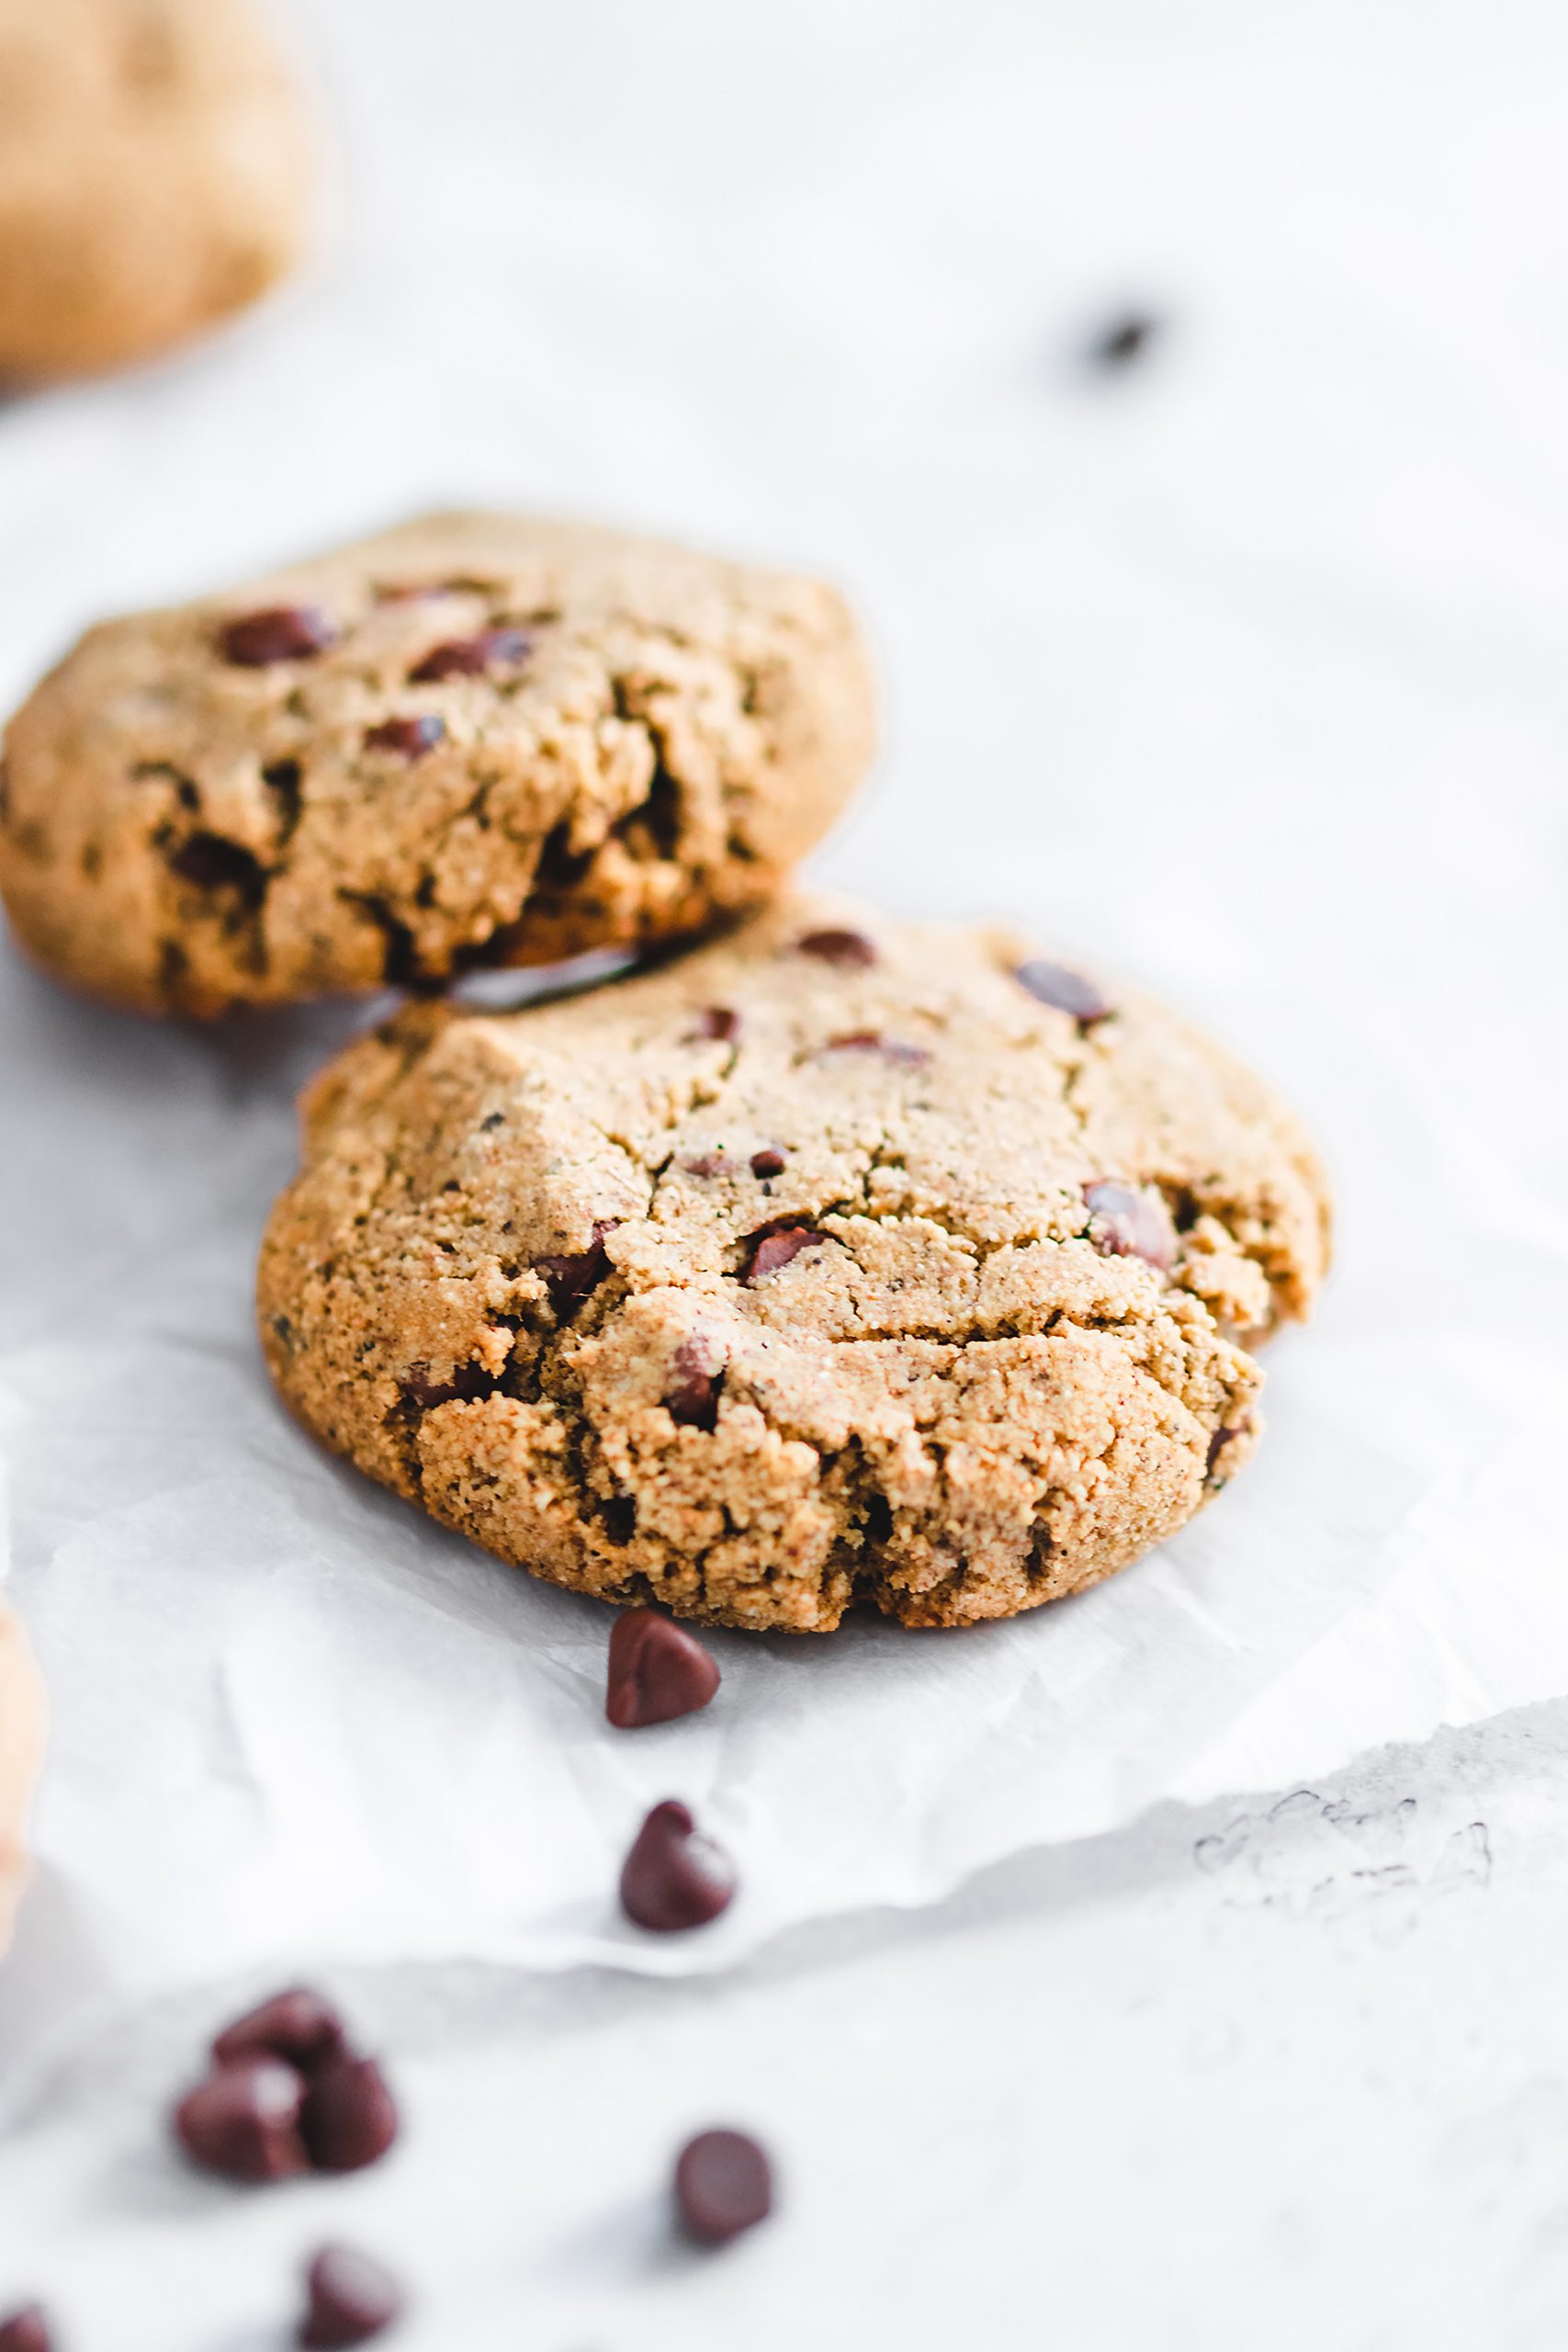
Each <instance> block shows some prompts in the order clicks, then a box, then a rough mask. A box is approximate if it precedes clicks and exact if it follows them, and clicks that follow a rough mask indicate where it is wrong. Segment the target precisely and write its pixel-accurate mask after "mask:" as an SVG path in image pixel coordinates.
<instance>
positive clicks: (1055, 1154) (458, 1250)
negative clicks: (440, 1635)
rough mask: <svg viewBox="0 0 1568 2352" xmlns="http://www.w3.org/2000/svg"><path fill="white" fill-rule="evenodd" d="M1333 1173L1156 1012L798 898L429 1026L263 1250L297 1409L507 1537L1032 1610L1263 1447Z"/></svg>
mask: <svg viewBox="0 0 1568 2352" xmlns="http://www.w3.org/2000/svg"><path fill="white" fill-rule="evenodd" d="M1327 1223H1328V1216H1327V1204H1326V1195H1325V1183H1324V1178H1323V1174H1322V1170H1321V1169H1320V1168H1319V1165H1318V1163H1317V1161H1316V1159H1315V1158H1314V1154H1313V1151H1312V1148H1311V1147H1310V1145H1309V1144H1308V1143H1307V1141H1306V1139H1305V1138H1304V1136H1303V1134H1302V1131H1301V1129H1300V1128H1299V1126H1298V1125H1297V1124H1296V1122H1295V1120H1294V1119H1293V1117H1292V1114H1290V1112H1289V1111H1287V1110H1286V1109H1285V1108H1284V1107H1283V1105H1282V1104H1281V1103H1280V1102H1279V1101H1278V1100H1277V1099H1276V1098H1275V1096H1274V1095H1273V1094H1272V1093H1271V1092H1270V1091H1269V1089H1268V1088H1267V1087H1266V1086H1264V1085H1263V1084H1261V1083H1260V1082H1259V1081H1258V1080H1257V1079H1255V1078H1254V1077H1252V1076H1251V1075H1250V1074H1249V1073H1248V1072H1247V1070H1246V1069H1242V1068H1241V1067H1240V1066H1239V1065H1238V1064H1237V1063H1236V1062H1235V1060H1233V1059H1232V1057H1230V1055H1229V1054H1227V1053H1225V1052H1224V1050H1222V1049H1221V1048H1220V1047H1219V1046H1215V1045H1213V1044H1212V1043H1210V1042H1209V1041H1208V1040H1207V1039H1206V1038H1204V1037H1202V1036H1201V1035H1197V1034H1196V1033H1195V1032H1194V1031H1193V1030H1191V1029H1190V1028H1189V1027H1188V1026H1187V1025H1186V1024H1185V1023H1183V1022H1181V1021H1179V1020H1178V1019H1177V1018H1176V1017H1175V1016H1174V1015H1173V1014H1171V1013H1169V1012H1166V1011H1165V1010H1164V1009H1163V1008H1162V1007H1161V1006H1159V1005H1158V1004H1156V1003H1154V1002H1151V1001H1149V1000H1148V999H1147V998H1145V997H1142V996H1139V995H1135V994H1134V993H1132V992H1131V991H1127V990H1122V989H1110V988H1107V987H1106V986H1104V985H1103V984H1102V983H1100V982H1099V981H1097V980H1095V979H1093V978H1089V977H1088V976H1086V975H1084V974H1082V973H1080V972H1078V971H1076V970H1072V969H1068V968H1066V967H1063V966H1062V965H1060V964H1058V963H1056V962H1055V961H1052V960H1051V959H1049V958H1048V957H1046V956H1042V954H1041V953H1040V951H1039V950H1038V949H1037V948H1036V947H1034V946H1033V945H1032V944H1030V942H1029V941H1027V940H1026V939H1023V938H1021V937H1020V936H1018V935H1017V934H1015V933H1012V932H1010V931H1009V930H1005V929H1001V928H979V929H968V930H960V929H936V928H931V927H922V926H916V925H913V924H908V923H902V922H891V921H888V920H886V919H885V918H883V917H881V916H879V915H876V914H873V913H871V912H868V911H866V910H863V909H857V908H853V907H848V908H846V907H844V906H842V905H838V904H833V903H828V902H823V901H821V900H814V899H784V900H782V901H780V902H778V903H776V904H775V905H774V906H773V907H772V908H771V909H770V910H768V911H767V912H765V913H764V914H762V915H761V916H759V917H757V918H756V919H754V920H753V921H751V922H749V923H748V924H746V925H744V926H743V927H741V928H739V930H737V931H736V932H734V933H731V934H730V935H729V936H728V937H726V938H724V939H722V940H720V941H719V942H717V943H716V944H712V945H709V946H707V947H705V948H703V949H701V950H699V951H697V952H696V953H694V954H692V955H690V956H685V957H683V958H682V959H680V960H679V961H676V962H671V963H670V964H667V965H666V966H664V967H661V968H659V969H656V970H654V971H651V972H647V973H644V974H641V975H639V976H637V977H635V978H629V979H626V980H624V981H621V982H619V983H617V984H615V985H613V986H611V987H608V988H604V989H599V990H598V991H596V992H594V993H592V994H588V995H584V996H580V997H578V998H575V999H572V1000H569V1001H558V1002H556V1003H553V1004H545V1005H540V1006H536V1007H535V1008H533V1009H531V1010H529V1011H526V1012H515V1013H510V1014H502V1015H482V1014H475V1013H469V1012H463V1011H461V1010H457V1009H455V1008H452V1007H445V1008H438V1007H434V1006H429V1005H420V1006H414V1007H412V1008H411V1009H410V1010H409V1011H408V1012H405V1013H403V1014H401V1015H400V1016H399V1017H398V1018H397V1019H395V1020H393V1021H392V1022H390V1023H389V1024H387V1025H386V1026H385V1027H383V1028H381V1029H379V1030H378V1031H377V1032H375V1033H374V1034H373V1035H366V1036H365V1037H363V1038H361V1039H360V1040H359V1041H357V1042H356V1043H355V1045H354V1046H351V1047H350V1048H349V1050H348V1051H347V1052H346V1053H344V1055H342V1056H341V1057H339V1058H338V1059H337V1061H336V1062H335V1063H333V1064H332V1065H331V1066H330V1067H329V1068H328V1069H326V1070H325V1071H324V1072H323V1073H322V1074H321V1077H320V1078H319V1079H318V1080H316V1082H315V1083H314V1085H313V1086H312V1088H311V1089H310V1092H309V1094H308V1096H307V1098H306V1103H305V1164H304V1168H303V1171H302V1173H301V1174H300V1175H299V1178H298V1179H297V1180H296V1182H294V1183H293V1184H292V1185H291V1187H290V1188H289V1190H288V1192H287V1193H285V1194H284V1195H283V1197H282V1199H281V1200H280V1201H279V1203H278V1204H277V1205H276V1208H275V1210H274V1212H273V1216H272V1218H271V1222H270V1225H269V1227H268V1230H267V1234H266V1238H265V1245H264V1249H263V1253H262V1261H261V1273H260V1310H261V1332H262V1341H263V1345H264V1348H265V1353H266V1360H267V1363H268V1365H269V1367H270V1368H271V1371H272V1374H273V1377H274V1378H275V1380H276V1383H277V1385H278V1386H279V1388H280V1389H281V1391H282V1393H283V1395H284V1397H285V1398H286V1399H287V1400H288V1404H289V1405H290V1406H291V1408H293V1410H294V1411H295V1412H296V1413H297V1414H298V1415H299V1419H301V1420H302V1421H304V1422H305V1423H306V1424H307V1426H308V1427H309V1428H310V1429H312V1430H315V1431H316V1432H317V1433H318V1434H319V1435H320V1436H321V1438H323V1439H324V1440H325V1441H326V1442H327V1443H328V1444H329V1445H331V1446H333V1448H335V1449H336V1450H337V1451H338V1452H340V1453H346V1454H348V1455H349V1456H351V1457H352V1459H353V1460H354V1461H355V1462H356V1463H357V1464H359V1465H360V1466H361V1468H363V1469H365V1470H367V1471H368V1472H369V1473H370V1474H371V1475H372V1476H374V1477H377V1478H379V1479H381V1480H383V1481H384V1482H385V1483H386V1484H387V1485H388V1486H389V1487H395V1488H396V1489H397V1491H398V1492H399V1493H400V1494H403V1495H406V1496H409V1497H411V1498H415V1499H417V1500H419V1501H421V1502H423V1505H424V1507H425V1509H426V1510H429V1511H431V1512H432V1513H434V1516H435V1517H436V1518H437V1519H439V1520H442V1521H445V1522H446V1524H447V1525H449V1526H451V1527H455V1528H457V1529H460V1530H461V1531H462V1532H464V1533H466V1534H468V1535H469V1536H471V1537H472V1538H473V1539H474V1541H475V1542H476V1543H479V1544H483V1545H484V1546H485V1547H486V1548H487V1549H489V1550H490V1551H492V1552H495V1553H497V1554H499V1555H501V1557H502V1558H503V1559H506V1560H511V1561H514V1562H517V1563H519V1564H520V1565H522V1566H525V1567H528V1568H531V1569H532V1570H533V1571H534V1572H535V1573H536V1575H538V1576H541V1577H547V1578H549V1579H551V1580H552V1581H554V1582H556V1583H558V1584H563V1585H568V1586H571V1587H574V1588H576V1589H580V1590H582V1591H586V1592H592V1593H597V1594H599V1595H601V1596H602V1597H603V1598H604V1599H605V1600H614V1601H616V1602H622V1603H624V1602H648V1601H657V1602H661V1603H663V1604H665V1605H666V1606H667V1607H669V1608H670V1609H671V1610H673V1611H676V1612H678V1613H680V1614H682V1615H685V1616H690V1617H694V1618H701V1619H705V1620H708V1621H709V1622H711V1623H720V1624H728V1625H739V1626H755V1627H778V1628H784V1629H788V1630H792V1631H799V1632H814V1631H821V1630H825V1629H827V1628H829V1627H831V1626H833V1625H836V1624H837V1623H838V1622H839V1619H840V1616H841V1615H842V1614H843V1611H844V1610H845V1609H846V1607H848V1605H849V1604H850V1602H851V1601H852V1600H855V1599H857V1598H864V1599H866V1600H871V1601H874V1603H875V1604H876V1605H877V1607H879V1608H880V1609H882V1610H884V1611H887V1612H889V1613H890V1614H892V1615H893V1616H896V1617H898V1618H901V1619H902V1620H903V1621H904V1622H905V1623H907V1624H911V1625H956V1624H963V1623H968V1622H970V1621H973V1620H976V1619H979V1618H987V1617H1005V1616H1010V1615H1011V1614H1012V1613H1014V1612H1015V1611H1019V1610H1022V1609H1030V1608H1032V1607H1034V1606H1035V1605H1036V1604H1037V1603H1038V1602H1041V1601H1044V1600H1054V1599H1055V1597H1056V1596H1057V1595H1059V1594H1062V1593H1068V1592H1074V1591H1077V1589H1080V1588H1081V1587H1083V1586H1085V1585H1089V1584H1093V1583H1094V1582H1096V1581H1097V1580H1098V1579H1099V1578H1100V1577H1105V1576H1108V1575H1109V1574H1110V1573H1111V1570H1113V1569H1115V1568H1119V1567H1121V1566H1123V1565H1124V1564H1125V1563H1127V1562H1128V1561H1130V1560H1134V1559H1135V1558H1136V1557H1137V1556H1138V1555H1139V1554H1140V1553H1142V1552H1145V1551H1146V1550H1147V1549H1148V1547H1149V1546H1150V1545H1151V1544H1156V1543H1158V1542H1159V1541H1160V1540H1161V1538H1162V1537H1164V1536H1166V1535H1168V1534H1170V1533H1171V1532H1173V1530H1175V1529H1176V1528H1179V1526H1181V1524H1182V1523H1183V1521H1186V1520H1188V1519H1189V1518H1190V1517H1191V1515H1192V1513H1193V1512H1194V1511H1196V1510H1198V1509H1199V1507H1200V1506H1201V1504H1202V1503H1204V1502H1205V1501H1206V1500H1207V1499H1208V1498H1209V1497H1210V1496H1212V1495H1213V1494H1214V1493H1215V1492H1216V1490H1217V1489H1218V1488H1219V1487H1222V1486H1223V1485H1224V1483H1225V1482H1226V1480H1227V1479H1229V1478H1230V1477H1232V1476H1234V1475H1235V1472H1236V1471H1238V1470H1239V1469H1240V1468H1241V1467H1242V1465H1243V1464H1244V1463H1245V1462H1246V1461H1247V1456H1248V1454H1249V1453H1251V1452H1252V1449H1253V1446H1254V1444H1255V1443H1256V1441H1257V1437H1258V1426H1259V1424H1258V1386H1259V1381H1260V1374H1259V1370H1258V1364H1257V1363H1256V1362H1255V1361H1254V1358H1253V1354H1252V1350H1253V1347H1254V1346H1255V1344H1256V1343H1257V1342H1258V1340H1262V1339H1264V1338H1266V1337H1267V1336H1268V1335H1269V1333H1270V1332H1271V1331H1272V1330H1273V1329H1275V1328H1276V1326H1278V1325H1279V1324H1280V1323H1281V1322H1284V1321H1287V1320H1290V1319H1291V1318H1292V1317H1303V1316H1305V1315H1306V1314H1307V1312H1308V1311H1309V1309H1310V1307H1311V1306H1312V1303H1313V1299H1314V1294H1315V1292H1316V1290H1317V1287H1318V1283H1319V1281H1320V1279H1321V1277H1322V1274H1323V1272H1324V1268H1325V1260H1326V1255H1327V1247H1328V1236H1327Z"/></svg>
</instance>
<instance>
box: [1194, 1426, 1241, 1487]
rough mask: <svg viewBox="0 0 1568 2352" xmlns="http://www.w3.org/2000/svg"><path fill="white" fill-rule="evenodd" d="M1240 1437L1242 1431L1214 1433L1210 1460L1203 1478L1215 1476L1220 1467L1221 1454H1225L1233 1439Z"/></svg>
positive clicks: (1205, 1467) (1210, 1444) (1205, 1466)
mask: <svg viewBox="0 0 1568 2352" xmlns="http://www.w3.org/2000/svg"><path fill="white" fill-rule="evenodd" d="M1240 1435H1241V1431H1240V1430H1215V1431H1214V1434H1213V1437H1212V1438H1211V1439H1210V1440H1209V1458H1208V1461H1207V1462H1206V1464H1204V1468H1203V1476H1204V1477H1205V1478H1212V1477H1213V1475H1214V1473H1215V1471H1216V1470H1217V1469H1218V1467H1219V1461H1220V1456H1221V1454H1222V1453H1224V1450H1225V1448H1226V1446H1227V1445H1229V1443H1230V1442H1231V1440H1232V1438H1233V1437H1239V1436H1240Z"/></svg>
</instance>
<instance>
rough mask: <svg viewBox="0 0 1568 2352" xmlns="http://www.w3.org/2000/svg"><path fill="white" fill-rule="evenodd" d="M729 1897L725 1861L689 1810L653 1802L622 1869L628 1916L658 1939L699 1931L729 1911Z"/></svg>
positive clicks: (730, 1875) (731, 1887)
mask: <svg viewBox="0 0 1568 2352" xmlns="http://www.w3.org/2000/svg"><path fill="white" fill-rule="evenodd" d="M734 1894H735V1872H734V1870H733V1869H732V1868H731V1865H730V1861H729V1857H728V1854H726V1853H725V1852H724V1851H723V1850H722V1849H721V1848H719V1847H717V1846H716V1845H715V1844H714V1843H713V1841H712V1839H711V1838H705V1837H703V1836H702V1835H701V1834H700V1832H699V1831H698V1830H697V1828H696V1826H695V1824H694V1821H693V1819H692V1815H691V1812H690V1810H689V1808H688V1807H687V1806H685V1805H683V1804H677V1803H676V1801H675V1800H674V1799H673V1798H670V1799H667V1800H666V1802H665V1803H664V1804H656V1805H655V1806H654V1808H653V1811H652V1812H651V1813H650V1814H649V1816H648V1819H647V1820H646V1821H645V1822H644V1823H643V1825H642V1827H641V1828H640V1829H639V1830H638V1831H637V1837H636V1839H635V1840H634V1842H633V1845H632V1849H631V1851H630V1853H629V1854H628V1855H627V1856H626V1862H625V1865H624V1867H623V1869H622V1871H621V1908H622V1910H623V1911H624V1912H625V1913H626V1917H627V1918H628V1919H631V1920H633V1921H635V1923H636V1925H637V1927H639V1928H651V1929H652V1930H653V1931H654V1933H655V1934H658V1935H670V1934H672V1933H674V1932H675V1931H677V1930H678V1929H680V1928H702V1927H705V1926H706V1924H707V1922H708V1921H709V1920H710V1919H716V1918H717V1917H718V1915H719V1913H720V1912H721V1911H725V1910H728V1906H729V1904H730V1901H731V1899H732V1897H733V1895H734Z"/></svg>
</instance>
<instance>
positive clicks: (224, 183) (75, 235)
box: [0, 0, 317, 382]
mask: <svg viewBox="0 0 1568 2352" xmlns="http://www.w3.org/2000/svg"><path fill="white" fill-rule="evenodd" d="M316 179H317V170H316V158H315V155H314V153H313V141H312V139H311V136H310V128H309V124H308V120H307V115H306V108H305V106H304V102H303V100H302V98H301V96H300V93H299V89H298V88H297V87H296V85H295V83H294V81H293V79H292V77H291V76H290V74H288V71H287V69H286V67H285V65H284V63H283V61H282V58H281V56H280V54H279V53H278V51H277V49H276V46H275V43H274V41H273V40H272V37H271V34H270V32H269V30H268V28H267V27H266V25H265V22H264V21H263V19H262V18H261V17H259V16H258V15H257V13H256V11H255V9H254V7H253V6H252V5H251V0H0V381H5V380H7V379H9V380H11V381H13V382H29V381H39V380H44V379H51V378H57V377H64V376H78V375H91V374H96V372H97V371H98V370H99V369H102V368H114V367H118V366H121V365H123V364H124V363H125V362H127V361H130V360H134V359H141V358H145V357H147V356H150V355H151V354H152V353H155V352H160V351H164V350H165V349H167V348H168V347H169V346H170V345H174V344H177V343H181V342H183V341H184V340H185V339H186V337H187V336H188V335H192V334H197V333H198V332H199V331H200V330H201V329H202V328H204V327H208V326H211V325H213V324H214V323H215V322H217V321H218V320H220V319H222V318H226V317H228V316H229V314H230V313H231V312H232V311H238V310H242V309H243V308H244V306H245V305H246V304H247V303H249V302H252V301H254V300H256V298H257V297H258V296H259V295H261V294H263V293H265V291H266V289H267V288H268V287H270V286H272V285H273V284H275V283H276V280H277V279H278V278H280V277H283V276H284V275H285V273H286V272H287V271H288V270H289V269H290V268H292V267H293V266H294V264H295V262H296V261H297V260H298V259H299V254H300V251H301V248H302V246H303V244H304V243H305V238H306V232H307V226H308V222H309V219H310V212H311V210H312V209H313V204H314V198H315V186H316Z"/></svg>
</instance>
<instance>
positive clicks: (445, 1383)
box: [402, 1363, 500, 1413]
mask: <svg viewBox="0 0 1568 2352" xmlns="http://www.w3.org/2000/svg"><path fill="white" fill-rule="evenodd" d="M499 1385H500V1383H499V1378H498V1375H497V1374H495V1373H493V1372H487V1371H486V1370H485V1367H484V1365H483V1364H482V1363H460V1364H457V1365H455V1366H454V1367H453V1372H452V1377H451V1379H450V1380H432V1378H431V1377H430V1366H429V1365H428V1364H427V1363H415V1364H411V1365H410V1366H409V1369H408V1373H407V1375H406V1377H405V1378H404V1381H403V1384H402V1390H403V1395H404V1396H405V1397H407V1399H408V1401H409V1403H410V1404H411V1405H416V1406H417V1407H418V1408H419V1409H420V1411H421V1412H422V1413H428V1412H429V1411H430V1410H431V1408H433V1407H434V1406H436V1405H456V1404H464V1405H473V1404H477V1403H478V1402H479V1398H480V1397H493V1396H494V1395H495V1392H496V1389H497V1387H498V1386H499Z"/></svg>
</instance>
